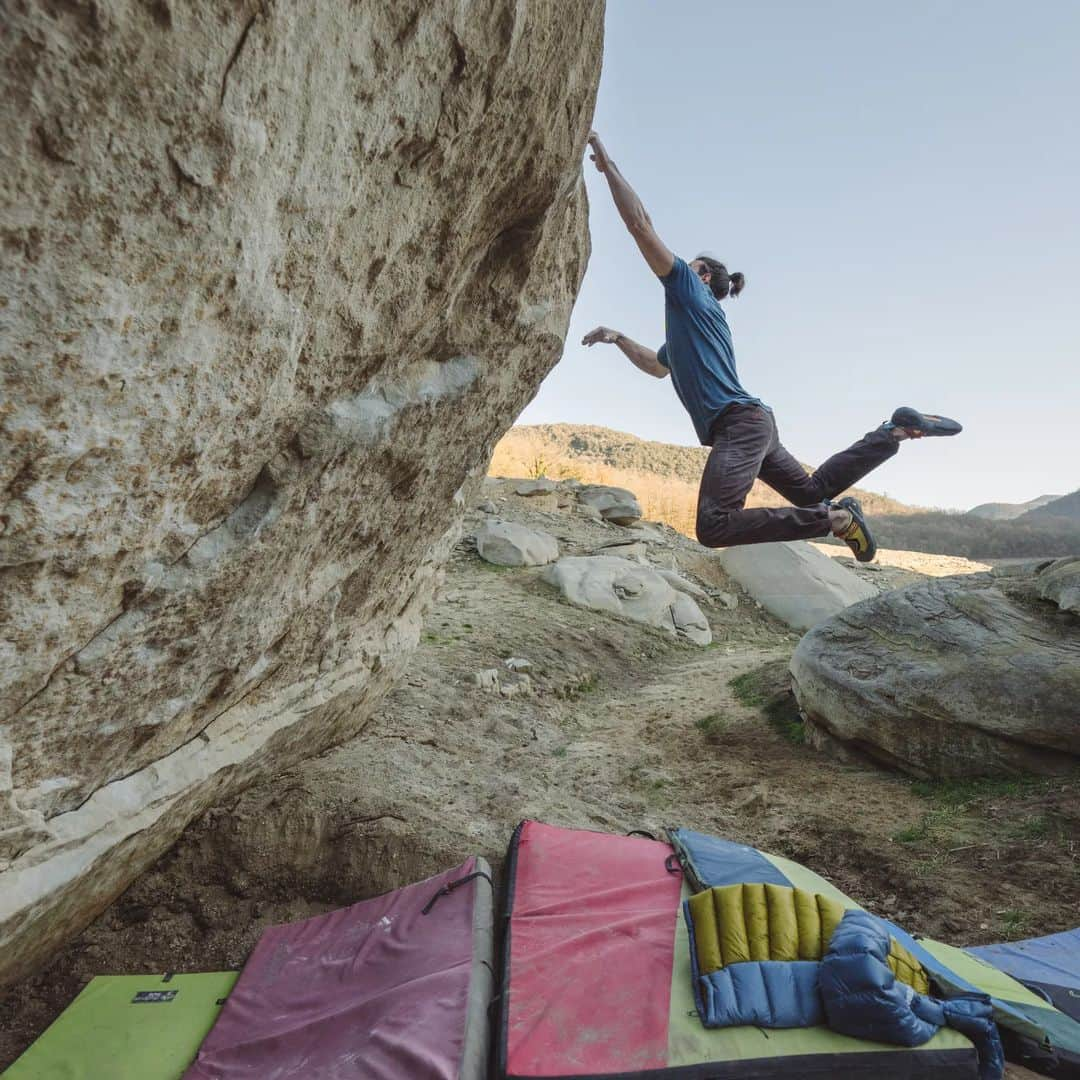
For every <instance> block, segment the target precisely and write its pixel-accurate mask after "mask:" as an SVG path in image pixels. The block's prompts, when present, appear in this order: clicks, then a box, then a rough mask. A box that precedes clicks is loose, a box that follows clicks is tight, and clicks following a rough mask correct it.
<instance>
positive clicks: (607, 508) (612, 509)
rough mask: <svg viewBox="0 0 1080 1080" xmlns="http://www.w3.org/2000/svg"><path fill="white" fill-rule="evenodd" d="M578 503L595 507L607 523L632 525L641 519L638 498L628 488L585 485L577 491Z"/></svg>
mask: <svg viewBox="0 0 1080 1080" xmlns="http://www.w3.org/2000/svg"><path fill="white" fill-rule="evenodd" d="M577 497H578V501H579V502H581V503H584V504H585V505H586V506H591V507H593V508H594V509H595V510H596V511H597V512H598V513H599V514H600V516H601V517H602V518H603V519H604V520H605V521H610V522H613V523H614V524H615V525H632V524H633V523H634V522H635V521H638V520H639V519H640V518H641V505H640V504H639V503H638V501H637V496H636V495H635V494H634V493H633V492H632V491H627V490H626V488H618V487H607V486H606V485H604V484H585V485H583V486H582V487H580V488H578V490H577Z"/></svg>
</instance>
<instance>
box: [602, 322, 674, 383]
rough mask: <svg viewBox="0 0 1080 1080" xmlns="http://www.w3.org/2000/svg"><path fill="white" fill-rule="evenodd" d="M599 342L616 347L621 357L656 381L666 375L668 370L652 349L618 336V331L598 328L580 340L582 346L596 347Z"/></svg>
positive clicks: (603, 327) (622, 335) (604, 327)
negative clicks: (621, 354)
mask: <svg viewBox="0 0 1080 1080" xmlns="http://www.w3.org/2000/svg"><path fill="white" fill-rule="evenodd" d="M599 342H603V343H604V344H605V345H618V346H619V349H620V350H621V351H622V353H623V355H624V356H626V357H627V358H628V359H629V360H630V362H631V363H632V364H633V365H634V366H635V367H637V368H640V369H641V370H642V371H644V372H645V374H646V375H652V376H654V377H655V378H657V379H662V378H664V376H666V375H667V374H668V369H667V368H666V367H664V365H663V364H661V363H660V361H659V360H657V358H656V353H655V352H654V351H653V350H652V349H647V348H646V347H645V346H644V345H639V344H638V343H637V342H636V341H634V340H633V339H632V338H628V337H627V336H626V335H625V334H620V333H619V331H618V330H611V329H609V328H608V327H606V326H598V327H597V328H596V329H595V330H590V331H589V332H588V333H587V334H586V335H585V336H584V337H583V338H582V339H581V344H582V345H596V344H598V343H599Z"/></svg>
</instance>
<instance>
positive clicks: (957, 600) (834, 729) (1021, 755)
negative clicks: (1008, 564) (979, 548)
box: [791, 559, 1080, 777]
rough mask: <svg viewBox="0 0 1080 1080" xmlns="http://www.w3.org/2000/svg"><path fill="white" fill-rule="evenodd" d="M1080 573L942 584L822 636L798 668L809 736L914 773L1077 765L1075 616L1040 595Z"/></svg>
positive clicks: (859, 611) (863, 610) (892, 600)
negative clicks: (1068, 577) (1069, 575)
mask: <svg viewBox="0 0 1080 1080" xmlns="http://www.w3.org/2000/svg"><path fill="white" fill-rule="evenodd" d="M1070 567H1071V568H1072V570H1071V571H1070ZM1077 568H1080V560H1066V559H1062V560H1059V561H1057V562H1053V563H1049V564H1045V563H1044V564H1041V566H1040V568H1039V569H1038V570H1035V569H1032V568H1030V567H1029V568H1027V569H1026V570H1023V569H1021V570H1014V569H1012V568H1010V571H1009V572H1008V573H1007V574H1001V575H997V574H969V575H965V576H963V577H952V578H948V577H946V578H935V579H931V580H929V581H927V582H924V583H922V584H919V585H911V586H909V587H908V588H906V589H900V590H897V591H896V592H890V593H884V594H882V595H881V596H879V597H877V599H874V600H868V601H866V602H864V603H862V604H859V605H858V606H857V607H854V608H850V609H848V610H847V611H844V612H842V613H841V614H839V615H837V616H835V617H834V618H832V619H829V620H828V621H827V622H824V623H822V624H821V625H819V626H816V627H815V628H814V629H813V630H811V631H810V632H809V633H808V634H807V635H806V636H805V637H804V638H803V639H802V641H800V642H799V645H798V647H797V648H796V650H795V655H794V656H793V657H792V661H791V673H792V676H793V680H794V684H793V686H794V690H795V696H796V697H797V698H798V701H799V705H800V707H801V709H802V710H803V712H804V713H805V715H806V717H807V730H808V732H809V733H810V735H811V737H812V739H813V740H814V741H816V742H818V743H837V742H838V743H839V744H840V745H841V746H842V747H847V748H849V749H851V750H854V751H855V752H857V753H860V754H865V755H869V756H870V757H873V758H876V759H877V760H879V761H882V762H884V763H886V764H888V765H890V766H894V767H896V768H898V769H902V770H903V771H905V772H909V773H912V774H914V775H916V776H935V777H962V776H983V775H990V774H995V773H998V774H1001V773H1015V772H1046V773H1052V772H1056V771H1060V770H1065V769H1069V768H1072V767H1073V766H1075V764H1076V763H1077V761H1078V759H1080V617H1078V616H1077V615H1076V614H1074V613H1072V612H1071V611H1070V610H1068V607H1067V603H1065V602H1063V603H1061V604H1060V606H1059V605H1058V604H1057V603H1055V602H1053V601H1051V600H1047V599H1045V598H1043V596H1042V594H1043V593H1044V591H1045V592H1050V591H1056V590H1057V589H1058V588H1062V591H1063V594H1064V596H1065V597H1066V599H1067V598H1068V595H1069V594H1068V592H1067V590H1065V589H1063V586H1064V583H1065V579H1066V575H1067V572H1071V573H1072V575H1074V576H1075V573H1076V569H1077ZM1048 585H1050V586H1052V588H1051V589H1048V588H1047V586H1048Z"/></svg>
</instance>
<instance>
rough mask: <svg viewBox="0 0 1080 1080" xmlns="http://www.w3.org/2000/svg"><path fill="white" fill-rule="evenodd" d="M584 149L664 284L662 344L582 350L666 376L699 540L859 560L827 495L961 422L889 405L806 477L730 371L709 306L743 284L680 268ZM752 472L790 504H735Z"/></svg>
mask: <svg viewBox="0 0 1080 1080" xmlns="http://www.w3.org/2000/svg"><path fill="white" fill-rule="evenodd" d="M589 145H590V146H591V147H592V155H591V157H592V160H593V161H594V162H596V167H597V168H598V169H599V170H600V172H602V173H603V174H604V176H606V177H607V182H608V187H609V188H610V189H611V195H612V198H613V199H614V200H615V206H616V209H617V210H618V211H619V216H620V217H621V218H622V219H623V222H624V223H625V224H626V227H627V228H628V229H629V230H630V235H631V236H633V238H634V241H635V242H636V243H637V246H638V248H639V249H640V250H641V254H642V255H644V256H645V261H646V262H647V263H648V264H649V269H650V270H652V272H653V273H654V274H656V275H657V277H659V278H660V282H661V284H662V285H663V286H664V292H665V293H666V294H667V302H666V320H665V327H666V333H665V337H666V339H667V340H666V341H665V342H664V344H663V345H662V346H661V347H660V349H659V351H657V352H654V351H653V350H652V349H648V348H646V347H645V346H644V345H639V344H638V343H637V342H636V341H631V340H630V338H628V337H626V335H625V334H620V333H619V332H618V331H617V330H611V329H609V328H608V327H606V326H598V327H597V328H596V329H595V330H592V331H590V332H589V333H588V334H586V335H585V337H584V338H583V339H582V344H583V345H595V344H597V343H598V342H605V343H607V344H611V345H617V346H618V347H619V348H620V349H621V350H622V352H623V353H624V354H625V355H626V356H627V358H628V359H629V360H630V361H631V362H632V363H633V364H634V365H635V366H636V367H638V368H640V369H641V370H642V371H644V372H646V374H649V375H653V376H655V377H656V378H658V379H662V378H664V377H665V376H667V375H670V376H671V381H672V383H673V384H674V386H675V393H676V394H678V395H679V400H680V401H681V402H682V403H683V405H684V406H685V408H686V411H687V412H688V413H689V414H690V417H691V419H692V420H693V422H694V428H695V430H696V431H697V435H698V438H699V439H700V440H701V443H702V445H703V446H711V447H712V451H711V453H710V454H709V460H708V461H707V462H706V465H705V474H704V476H702V478H701V490H700V492H699V494H698V508H697V538H698V540H699V541H700V542H701V543H702V544H704V545H705V546H706V547H731V546H734V545H737V544H762V543H767V542H769V541H773V540H808V539H812V538H814V537H817V536H826V535H828V534H829V533H832V534H833V535H834V536H839V537H840V538H841V539H843V540H844V541H845V542H846V543H847V545H848V547H850V548H851V550H852V551H853V552H854V553H855V558H856V559H858V560H859V562H869V561H870V560H871V559H873V557H874V555H875V553H876V551H877V545H876V544H875V543H874V538H873V536H872V535H871V534H870V529H869V527H868V525H867V523H866V518H865V517H864V516H863V512H862V507H861V506H860V505H859V502H858V500H857V499H854V498H852V497H850V496H848V497H847V498H844V499H839V500H836V501H833V500H834V498H835V496H837V495H839V493H840V492H841V491H844V490H845V489H846V488H849V487H851V486H852V484H854V483H855V482H856V481H857V480H859V479H861V478H862V477H863V476H865V475H866V474H867V473H868V472H870V470H871V469H876V468H877V467H878V466H879V465H881V464H882V463H883V462H885V461H887V460H888V459H889V458H891V457H892V456H893V454H895V453H896V452H897V450H898V449H899V447H900V443H901V442H902V441H903V440H904V439H919V438H922V437H923V436H925V435H956V434H958V433H959V432H960V430H961V427H960V425H959V424H958V423H957V422H956V421H955V420H950V419H948V418H947V417H944V416H934V415H931V414H929V413H921V412H919V411H918V410H916V409H911V408H907V407H903V408H899V409H897V410H896V411H895V412H894V413H893V414H892V417H891V419H890V420H888V421H886V422H885V423H884V424H882V425H881V427H879V428H877V429H876V430H874V431H871V432H869V433H868V434H867V435H865V436H864V437H863V438H861V439H860V440H859V441H858V442H857V443H855V444H854V445H852V446H849V447H848V448H847V449H846V450H842V451H841V452H840V453H839V454H834V455H833V456H832V457H831V458H829V460H828V461H826V462H825V464H824V465H822V466H821V467H820V468H819V469H818V470H817V471H816V472H814V473H812V474H809V475H808V474H807V472H806V470H805V469H804V468H803V467H802V466H801V465H800V464H799V462H798V461H797V460H796V459H795V458H794V457H792V456H791V454H789V453H788V452H787V450H785V449H784V447H783V446H782V445H781V444H780V439H779V437H778V435H777V432H776V421H775V420H774V418H773V413H772V409H770V408H769V407H768V406H767V405H764V404H763V403H762V402H761V401H760V400H759V399H758V398H756V397H754V396H753V395H751V394H748V393H747V392H746V391H745V390H744V389H743V387H742V384H741V383H740V382H739V376H738V374H737V372H736V370H735V353H734V350H733V348H732V344H731V331H730V330H729V329H728V324H727V319H726V318H725V316H724V311H723V308H721V306H720V303H719V301H721V300H723V299H724V298H725V297H728V296H738V295H739V293H741V292H742V290H743V289H744V288H745V286H746V279H745V278H744V277H743V275H742V274H731V273H728V270H727V268H726V267H725V266H724V264H723V263H721V262H717V261H716V260H715V259H712V258H708V257H706V256H699V257H698V258H696V259H694V260H693V262H691V263H689V264H687V263H686V262H685V261H683V260H682V259H680V258H678V256H676V255H674V254H673V253H672V252H671V251H670V250H669V249H668V247H667V246H666V245H665V244H664V242H663V241H662V240H661V239H660V237H659V236H657V235H656V230H655V229H654V228H653V224H652V221H651V220H650V218H649V215H648V214H647V213H646V212H645V207H644V206H642V204H641V200H640V199H639V198H638V197H637V195H636V194H635V193H634V190H633V188H631V187H630V185H629V184H628V183H627V182H626V180H625V179H624V177H623V175H622V173H620V172H619V170H618V167H617V166H616V165H615V163H614V162H613V161H612V160H611V158H609V157H608V155H607V151H606V150H605V149H604V146H603V143H601V142H600V139H599V137H598V136H597V134H596V132H595V131H594V132H592V133H591V134H590V135H589ZM758 477H760V478H761V479H762V480H763V481H764V482H765V483H766V484H768V485H769V487H771V488H774V489H775V490H776V491H778V492H779V493H780V494H781V495H783V496H784V498H785V499H787V500H789V501H790V502H791V503H793V504H794V505H793V506H789V507H787V506H785V507H777V508H774V509H765V508H760V509H755V510H747V509H745V506H746V496H747V495H748V494H749V492H750V488H751V487H752V486H753V483H754V480H755V479H756V478H758Z"/></svg>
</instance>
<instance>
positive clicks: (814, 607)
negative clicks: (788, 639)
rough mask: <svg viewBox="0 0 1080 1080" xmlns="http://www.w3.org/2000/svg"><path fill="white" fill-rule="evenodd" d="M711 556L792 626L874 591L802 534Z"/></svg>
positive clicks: (807, 624)
mask: <svg viewBox="0 0 1080 1080" xmlns="http://www.w3.org/2000/svg"><path fill="white" fill-rule="evenodd" d="M717 558H718V560H719V562H720V565H721V566H722V567H723V569H724V571H725V572H726V573H727V574H728V576H729V577H731V578H733V579H734V580H735V581H737V582H738V583H739V584H740V585H741V586H742V587H743V588H744V589H745V590H746V591H747V592H748V593H749V594H750V595H751V596H752V597H753V598H754V599H755V600H756V601H757V602H758V603H759V604H761V606H762V607H763V608H765V610H766V611H768V612H770V613H771V614H773V615H775V616H776V617H777V618H778V619H783V621H784V622H786V623H787V624H788V625H789V626H793V627H795V629H797V630H808V629H809V628H810V627H811V626H815V625H816V624H817V623H819V622H821V621H822V620H823V619H828V618H829V617H830V616H832V615H835V614H836V613H837V612H839V611H843V610H844V608H846V607H848V606H849V605H851V604H855V603H858V602H859V601H860V600H866V599H868V598H869V597H873V596H877V595H878V592H877V589H875V588H874V587H873V586H872V585H870V584H869V583H868V582H866V581H863V580H861V579H860V578H859V577H858V576H857V575H855V574H854V573H852V572H851V571H850V570H848V569H847V568H846V567H843V566H839V565H838V564H837V562H836V560H835V559H830V558H829V557H828V555H823V554H822V553H821V552H820V551H818V550H817V549H816V548H813V547H811V546H810V545H809V544H807V543H805V542H804V541H802V540H796V541H792V542H786V543H778V544H748V545H746V546H745V547H733V548H724V549H722V550H720V551H719V552H717Z"/></svg>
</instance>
